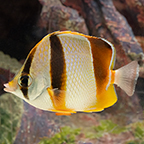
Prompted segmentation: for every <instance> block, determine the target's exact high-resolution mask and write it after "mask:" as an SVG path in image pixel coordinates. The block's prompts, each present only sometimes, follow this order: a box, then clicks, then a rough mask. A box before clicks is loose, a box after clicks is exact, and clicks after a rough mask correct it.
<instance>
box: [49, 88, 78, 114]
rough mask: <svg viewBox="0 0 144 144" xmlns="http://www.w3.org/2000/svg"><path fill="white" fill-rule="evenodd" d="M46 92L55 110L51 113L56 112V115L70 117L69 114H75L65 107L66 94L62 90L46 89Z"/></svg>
mask: <svg viewBox="0 0 144 144" xmlns="http://www.w3.org/2000/svg"><path fill="white" fill-rule="evenodd" d="M47 91H48V93H49V95H50V97H51V100H52V103H53V107H54V108H55V110H52V111H53V112H56V115H71V113H76V112H75V111H73V110H71V109H68V108H67V107H66V102H65V97H66V92H65V91H64V90H59V89H57V88H55V89H51V88H47Z"/></svg>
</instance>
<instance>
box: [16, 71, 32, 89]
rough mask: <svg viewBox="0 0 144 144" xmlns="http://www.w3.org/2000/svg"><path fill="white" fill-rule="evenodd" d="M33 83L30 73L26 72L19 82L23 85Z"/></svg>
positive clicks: (26, 85) (27, 85)
mask: <svg viewBox="0 0 144 144" xmlns="http://www.w3.org/2000/svg"><path fill="white" fill-rule="evenodd" d="M31 83H32V78H31V76H30V75H28V74H24V75H22V76H20V77H19V79H18V84H19V85H20V86H21V87H29V86H30V85H31Z"/></svg>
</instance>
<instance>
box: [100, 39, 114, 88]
mask: <svg viewBox="0 0 144 144" xmlns="http://www.w3.org/2000/svg"><path fill="white" fill-rule="evenodd" d="M100 39H102V40H103V41H105V42H106V43H108V44H109V45H110V46H111V49H112V57H111V61H110V65H109V70H110V69H111V65H112V62H113V59H114V54H115V48H114V46H113V44H112V43H110V42H109V41H107V40H106V39H104V38H100ZM114 64H115V59H114ZM110 82H111V71H110V73H109V82H108V84H107V86H106V90H107V89H108V87H109V85H110Z"/></svg>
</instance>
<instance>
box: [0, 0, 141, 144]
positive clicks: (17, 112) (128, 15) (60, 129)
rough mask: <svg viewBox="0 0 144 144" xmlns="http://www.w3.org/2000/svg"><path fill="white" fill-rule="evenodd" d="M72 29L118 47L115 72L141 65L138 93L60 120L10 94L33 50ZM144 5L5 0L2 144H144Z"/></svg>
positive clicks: (0, 56) (1, 7) (0, 23)
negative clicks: (53, 35) (8, 89)
mask: <svg viewBox="0 0 144 144" xmlns="http://www.w3.org/2000/svg"><path fill="white" fill-rule="evenodd" d="M57 30H71V31H77V32H81V33H84V34H89V35H93V36H97V37H103V38H106V39H107V40H109V41H110V42H112V43H113V45H114V46H115V48H116V63H115V67H114V68H115V69H117V68H119V67H121V66H123V65H125V64H127V63H129V62H130V61H132V60H138V62H139V64H140V74H139V79H138V82H137V85H136V91H135V93H134V95H133V96H132V97H129V96H127V95H126V94H125V92H123V91H122V90H121V89H120V88H118V87H116V86H115V87H116V91H117V96H118V101H117V103H116V104H115V105H113V106H112V107H110V108H107V109H105V110H104V111H102V112H99V113H76V114H72V115H71V116H56V115H55V113H52V112H48V111H42V110H39V109H36V108H34V107H33V106H31V105H29V104H27V103H25V102H24V101H22V100H21V99H19V98H18V97H16V96H14V95H12V94H9V93H5V92H4V91H3V88H4V87H3V84H4V83H6V82H8V81H9V80H11V79H12V78H13V76H14V75H15V74H16V72H17V71H18V70H19V69H20V67H21V65H22V64H23V62H24V60H25V58H26V56H27V54H28V53H29V51H30V50H31V49H32V47H33V46H34V45H35V44H36V43H37V42H38V41H39V40H41V39H42V38H43V37H44V36H45V35H46V34H48V33H51V32H53V31H57ZM143 50H144V0H137V1H136V0H131V1H130V0H113V1H112V0H20V1H16V0H11V1H9V0H5V1H2V2H1V4H0V144H119V143H120V144H138V143H139V144H144V67H143V61H144V57H143Z"/></svg>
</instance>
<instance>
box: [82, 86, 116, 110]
mask: <svg viewBox="0 0 144 144" xmlns="http://www.w3.org/2000/svg"><path fill="white" fill-rule="evenodd" d="M116 101H117V95H116V92H115V88H114V86H113V85H112V84H110V86H109V87H108V89H107V90H104V91H103V92H102V93H101V94H99V95H98V96H97V102H96V105H95V106H92V107H89V108H87V109H86V110H84V112H100V111H103V110H104V109H105V108H108V107H110V106H112V105H114V104H115V103H116Z"/></svg>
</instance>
